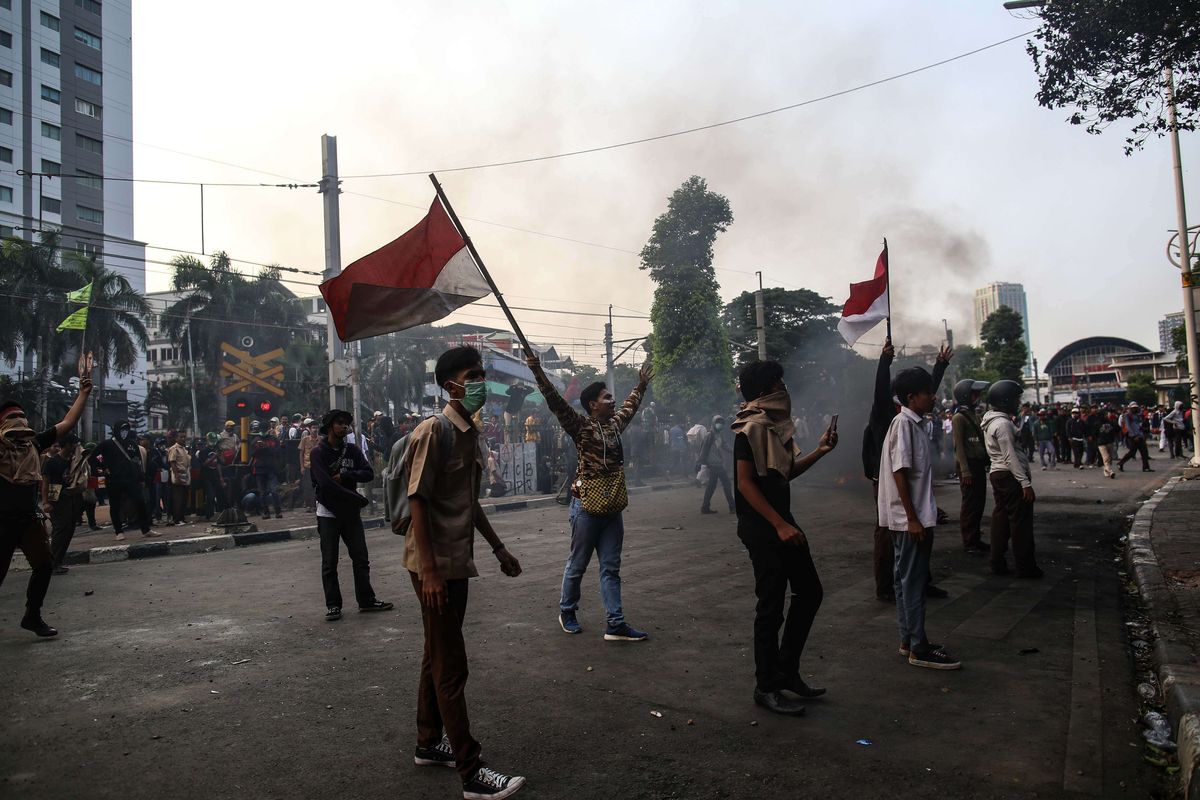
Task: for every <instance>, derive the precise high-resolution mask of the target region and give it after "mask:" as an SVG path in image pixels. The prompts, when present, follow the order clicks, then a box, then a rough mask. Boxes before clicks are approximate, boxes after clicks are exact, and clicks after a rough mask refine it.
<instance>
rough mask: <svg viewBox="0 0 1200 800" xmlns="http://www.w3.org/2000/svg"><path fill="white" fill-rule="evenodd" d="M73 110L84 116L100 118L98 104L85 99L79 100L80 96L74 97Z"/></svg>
mask: <svg viewBox="0 0 1200 800" xmlns="http://www.w3.org/2000/svg"><path fill="white" fill-rule="evenodd" d="M75 110H76V111H78V112H79V113H80V114H83V115H84V116H85V117H91V118H92V119H100V111H101V109H100V106H98V105H96V104H95V103H89V102H88V101H87V100H81V99H80V98H78V97H76V98H75Z"/></svg>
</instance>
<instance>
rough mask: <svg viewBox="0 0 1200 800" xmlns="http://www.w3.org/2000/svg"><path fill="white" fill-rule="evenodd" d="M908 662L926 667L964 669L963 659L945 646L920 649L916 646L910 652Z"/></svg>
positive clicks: (915, 665)
mask: <svg viewBox="0 0 1200 800" xmlns="http://www.w3.org/2000/svg"><path fill="white" fill-rule="evenodd" d="M908 663H909V664H912V665H913V666H914V667H925V668H926V669H962V662H961V661H959V660H958V659H957V658H953V657H952V656H951V655H950V654H949V653H947V652H946V651H945V650H944V649H943V648H941V647H934V646H932V645H930V646H928V647H925V648H923V649H920V650H917V649H915V648H914V649H913V650H912V651H911V652H910V653H909V654H908Z"/></svg>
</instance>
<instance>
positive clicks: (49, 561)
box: [0, 378, 92, 636]
mask: <svg viewBox="0 0 1200 800" xmlns="http://www.w3.org/2000/svg"><path fill="white" fill-rule="evenodd" d="M91 393H92V382H91V381H90V380H89V379H87V378H83V379H82V380H80V382H79V395H78V396H77V397H76V398H75V402H74V403H72V404H71V407H70V408H69V409H68V410H67V413H66V416H64V417H63V418H62V421H60V422H59V423H57V424H56V425H54V426H52V427H50V428H47V429H46V430H44V431H42V432H41V433H37V432H35V431H34V430H33V428H30V427H29V420H28V419H27V418H26V416H25V409H24V408H22V407H21V404H20V403H17V402H14V401H11V400H10V401H9V402H7V403H4V404H3V405H0V479H2V480H0V584H3V583H4V578H5V576H7V575H8V567H9V565H10V564H12V557H13V553H14V552H15V551H16V549H17V548H18V547H19V548H21V552H22V553H24V554H25V559H26V560H27V561H28V562H29V568H30V572H29V585H28V588H26V590H25V615H24V616H23V617H21V627H22V628H24V629H25V630H27V631H33V632H34V633H35V634H37V635H38V636H55V635H57V634H58V631H56V630H55V629H54V628H51V627H50V626H49V625H47V624H46V621H45V620H43V619H42V602H43V601H44V600H45V599H46V591H47V590H48V589H49V588H50V575H51V570H52V568H53V561H54V557H53V555H51V553H50V542H49V541H48V540H47V537H46V527H45V523H44V520H43V519H42V517H41V514H42V511H41V510H40V509H39V508H38V498H39V491H40V489H39V484H40V483H41V481H42V461H41V458H42V456H41V453H42V451H43V450H45V449H46V448H48V447H49V446H50V445H52V444H54V443H55V442H56V441H58V440H59V439H60V438H62V437H64V436H66V435H67V433H68V432H69V431H70V430H71V429H72V428H74V427H75V423H76V422H78V421H79V417H80V416H81V415H82V414H83V409H84V406H86V405H87V400H88V396H89V395H90V394H91ZM73 519H74V518H73Z"/></svg>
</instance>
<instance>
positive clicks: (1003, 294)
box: [975, 283, 1033, 374]
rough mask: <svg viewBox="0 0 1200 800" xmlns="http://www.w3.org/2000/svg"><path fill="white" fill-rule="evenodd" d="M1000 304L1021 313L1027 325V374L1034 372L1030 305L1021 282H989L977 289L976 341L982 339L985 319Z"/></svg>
mask: <svg viewBox="0 0 1200 800" xmlns="http://www.w3.org/2000/svg"><path fill="white" fill-rule="evenodd" d="M1000 306H1008V307H1009V308H1011V309H1012V310H1013V311H1016V312H1017V313H1018V314H1020V315H1021V320H1022V322H1023V324H1024V326H1025V351H1026V353H1028V354H1029V360H1028V361H1027V362H1026V363H1025V372H1026V374H1032V373H1033V345H1031V344H1030V339H1029V307H1028V306H1027V305H1026V303H1025V287H1024V286H1022V285H1021V284H1019V283H989V284H988V285H987V286H984V287H983V288H980V289H976V290H975V341H976V343H978V342H979V341H980V338H981V337H980V332H981V331H982V330H983V323H984V321H985V320H986V319H987V318H988V317H989V316H991V314H992V313H993V312H995V311H996V310H997V309H999V308H1000Z"/></svg>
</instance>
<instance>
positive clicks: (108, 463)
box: [94, 420, 159, 541]
mask: <svg viewBox="0 0 1200 800" xmlns="http://www.w3.org/2000/svg"><path fill="white" fill-rule="evenodd" d="M94 457H95V458H96V460H98V461H99V462H100V463H102V464H103V465H104V470H105V472H107V476H106V479H105V488H106V489H107V490H108V509H109V514H111V515H112V525H113V534H114V536H115V537H116V539H117V541H122V540H124V539H125V533H124V531H125V512H126V511H127V510H130V509H132V511H133V513H134V514H135V515H136V516H137V521H138V525H139V526H140V527H141V530H142V536H144V537H146V538H153V537H156V536H158V535H159V534H158V532H157V531H155V530H152V529H151V527H150V510H149V509H148V508H147V507H146V500H145V496H144V494H143V484H144V483H145V479H146V459H147V454H146V452H145V450H144V449H143V448H142V447H140V446H139V445H138V442H137V437H136V436H135V435H134V433H133V428H132V426H130V424H129V422H128V421H127V420H122V421H121V422H119V423H117V427H116V428H115V429H114V430H113V435H112V438H111V439H105V440H104V441H103V442H101V443H100V446H99V447H97V448H96V455H95V456H94Z"/></svg>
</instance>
